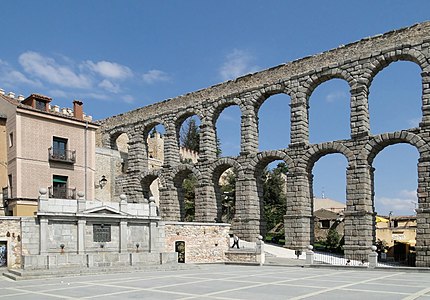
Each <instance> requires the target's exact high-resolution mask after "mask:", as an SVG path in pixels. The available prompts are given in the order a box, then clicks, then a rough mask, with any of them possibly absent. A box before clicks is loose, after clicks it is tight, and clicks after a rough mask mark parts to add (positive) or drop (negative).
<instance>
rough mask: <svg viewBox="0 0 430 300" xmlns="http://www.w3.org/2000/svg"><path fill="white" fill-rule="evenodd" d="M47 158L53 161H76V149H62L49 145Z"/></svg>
mask: <svg viewBox="0 0 430 300" xmlns="http://www.w3.org/2000/svg"><path fill="white" fill-rule="evenodd" d="M48 153H49V159H50V160H55V161H62V162H69V163H75V162H76V150H63V149H56V148H52V147H49V148H48Z"/></svg>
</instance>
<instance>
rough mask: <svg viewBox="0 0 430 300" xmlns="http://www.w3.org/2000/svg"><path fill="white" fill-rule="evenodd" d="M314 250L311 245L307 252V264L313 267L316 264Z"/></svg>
mask: <svg viewBox="0 0 430 300" xmlns="http://www.w3.org/2000/svg"><path fill="white" fill-rule="evenodd" d="M313 249H314V246H312V245H309V246H308V250H307V251H306V264H307V265H313V263H314V255H315V253H314V252H313V251H312V250H313Z"/></svg>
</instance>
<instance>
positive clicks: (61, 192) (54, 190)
mask: <svg viewBox="0 0 430 300" xmlns="http://www.w3.org/2000/svg"><path fill="white" fill-rule="evenodd" d="M48 190H49V198H54V199H76V188H65V187H53V186H50V187H49V188H48Z"/></svg>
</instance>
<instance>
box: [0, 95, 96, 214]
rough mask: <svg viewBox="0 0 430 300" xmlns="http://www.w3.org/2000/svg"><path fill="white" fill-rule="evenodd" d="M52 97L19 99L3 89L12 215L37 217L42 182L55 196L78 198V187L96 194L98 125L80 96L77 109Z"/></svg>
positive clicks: (0, 106) (4, 178) (6, 194)
mask: <svg viewBox="0 0 430 300" xmlns="http://www.w3.org/2000/svg"><path fill="white" fill-rule="evenodd" d="M51 100H52V99H51V98H49V97H46V96H43V95H39V94H32V95H30V96H29V97H27V98H25V99H24V97H23V96H19V97H17V98H15V95H14V94H13V93H9V94H8V95H5V94H4V91H3V90H0V112H1V113H2V114H3V115H4V118H3V120H5V121H4V122H3V123H2V124H4V125H3V127H0V129H3V130H4V133H2V134H0V138H1V139H3V140H6V141H5V142H6V143H5V149H3V151H2V154H1V155H0V163H1V165H2V167H1V168H0V173H1V176H0V180H1V182H0V183H1V184H2V188H3V193H2V196H3V204H4V211H5V214H6V215H13V216H33V215H34V213H35V212H36V210H37V198H38V191H39V188H41V187H44V188H46V189H47V190H48V192H49V193H48V195H49V197H50V198H61V199H76V192H77V190H80V191H83V192H84V193H85V196H86V198H88V199H93V198H94V184H93V182H94V181H95V178H94V172H95V146H94V145H95V131H96V129H97V128H98V125H96V124H94V123H92V122H91V119H90V118H89V117H88V116H85V115H84V113H83V108H82V102H80V101H74V102H73V105H74V107H73V110H72V109H61V110H60V108H59V107H58V106H51V104H50V102H51ZM2 144H3V143H2ZM4 156H5V157H4Z"/></svg>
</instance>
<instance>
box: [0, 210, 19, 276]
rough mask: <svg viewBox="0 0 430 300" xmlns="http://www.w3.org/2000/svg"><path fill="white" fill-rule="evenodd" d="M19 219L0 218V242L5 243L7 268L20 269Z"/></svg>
mask: <svg viewBox="0 0 430 300" xmlns="http://www.w3.org/2000/svg"><path fill="white" fill-rule="evenodd" d="M21 241H22V233H21V218H17V217H0V242H2V243H4V242H6V243H7V267H8V268H14V269H16V268H20V267H21V247H22V243H21Z"/></svg>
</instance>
